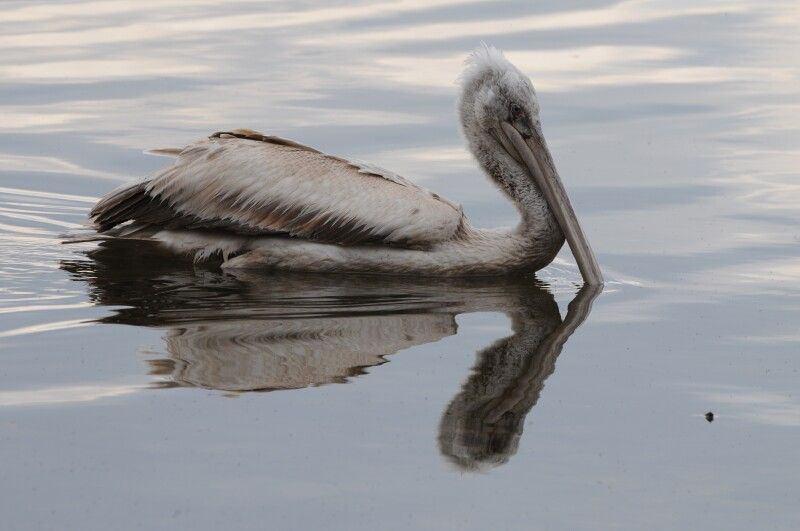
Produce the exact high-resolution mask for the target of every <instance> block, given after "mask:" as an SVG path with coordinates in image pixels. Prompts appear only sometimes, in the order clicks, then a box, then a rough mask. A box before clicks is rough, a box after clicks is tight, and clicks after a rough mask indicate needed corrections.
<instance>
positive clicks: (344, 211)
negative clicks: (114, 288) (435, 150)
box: [91, 130, 463, 246]
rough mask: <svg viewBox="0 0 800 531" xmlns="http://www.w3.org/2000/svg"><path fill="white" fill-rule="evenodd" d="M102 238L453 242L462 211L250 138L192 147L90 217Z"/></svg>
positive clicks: (298, 150) (220, 138) (381, 176)
mask: <svg viewBox="0 0 800 531" xmlns="http://www.w3.org/2000/svg"><path fill="white" fill-rule="evenodd" d="M91 216H92V218H93V220H94V222H95V223H96V225H97V226H98V229H99V230H100V231H107V230H109V229H111V228H113V227H114V226H116V225H119V224H121V223H125V222H127V221H131V220H132V221H134V222H136V223H137V224H145V225H158V226H164V227H165V228H173V229H177V228H181V229H210V228H213V229H224V230H229V231H231V232H235V233H238V234H288V235H290V236H294V237H300V238H307V239H312V240H317V241H325V242H333V243H340V244H348V245H355V244H361V243H365V242H381V243H390V244H397V245H408V246H424V245H429V244H432V243H435V242H439V241H444V240H447V239H450V238H453V237H454V236H455V235H457V234H458V231H459V230H460V228H461V227H462V224H463V213H462V210H461V207H460V206H458V205H456V204H453V203H451V202H449V201H447V200H444V199H442V198H441V197H439V196H438V195H436V194H433V193H431V192H429V191H428V190H425V189H424V188H421V187H419V186H417V185H415V184H413V183H411V182H410V181H408V180H406V179H404V178H402V177H400V176H399V175H396V174H394V173H391V172H388V171H386V170H382V169H380V168H377V167H374V166H370V165H367V164H363V163H358V162H352V161H348V160H346V159H342V158H339V157H334V156H330V155H326V154H324V153H321V152H320V151H317V150H316V149H313V148H310V147H308V146H304V145H302V144H298V143H296V142H293V141H291V140H286V139H283V138H279V137H274V136H266V135H262V134H260V133H256V132H254V131H249V130H234V131H231V132H222V133H215V134H214V135H212V136H211V137H209V138H207V139H203V140H201V141H199V142H195V143H194V144H191V145H189V146H188V147H186V148H185V149H183V150H182V151H181V152H180V154H179V155H178V158H177V160H176V161H175V164H174V165H173V166H171V167H168V168H166V169H164V170H163V171H161V172H160V173H159V174H157V175H156V176H155V177H153V178H152V179H150V180H147V181H143V182H140V183H136V184H134V185H131V186H128V187H126V188H124V189H122V190H117V191H115V192H112V193H111V194H109V195H108V196H106V197H105V198H103V199H102V200H101V201H100V202H98V204H97V205H96V206H95V208H94V209H93V210H92V213H91Z"/></svg>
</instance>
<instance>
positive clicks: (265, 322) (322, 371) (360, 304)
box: [62, 241, 599, 469]
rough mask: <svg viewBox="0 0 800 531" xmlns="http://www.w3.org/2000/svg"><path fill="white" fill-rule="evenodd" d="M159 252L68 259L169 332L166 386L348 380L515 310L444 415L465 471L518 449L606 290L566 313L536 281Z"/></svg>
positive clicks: (250, 386)
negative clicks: (472, 321) (295, 269)
mask: <svg viewBox="0 0 800 531" xmlns="http://www.w3.org/2000/svg"><path fill="white" fill-rule="evenodd" d="M162 252H163V251H160V250H159V249H158V248H157V247H155V246H143V245H142V243H141V242H139V243H138V244H134V243H133V242H126V241H109V242H105V243H103V244H102V245H101V246H100V247H98V248H97V249H95V250H93V251H90V252H89V253H88V260H87V259H80V260H72V261H65V262H63V263H62V268H63V269H65V270H67V271H69V272H70V273H71V274H72V277H73V279H74V280H77V281H83V282H86V283H87V284H88V285H89V294H90V297H91V298H92V299H93V300H94V301H95V302H96V303H97V304H100V305H109V306H115V307H117V308H115V309H114V312H113V313H112V314H111V315H109V316H108V317H105V318H103V319H102V321H103V322H107V323H117V324H129V325H136V326H146V327H155V328H159V329H163V330H164V336H163V339H164V353H165V355H164V356H163V357H162V358H160V359H155V360H150V361H149V363H150V366H151V373H152V374H154V375H156V376H158V382H157V383H155V384H154V385H155V386H157V387H176V386H190V387H201V388H207V389H217V390H223V391H228V392H245V391H266V390H280V389H298V388H303V387H309V386H317V385H323V384H330V383H342V382H345V381H347V379H348V378H350V377H353V376H357V375H359V374H363V373H364V372H365V369H366V368H368V367H373V366H376V365H380V364H382V363H385V362H386V361H387V360H386V357H387V356H389V355H390V354H394V353H396V352H398V351H401V350H403V349H406V348H409V347H411V346H414V345H420V344H425V343H431V342H435V341H438V340H439V339H442V338H444V337H446V336H450V335H453V334H455V333H456V330H457V326H456V321H455V318H456V316H457V315H459V314H461V313H469V312H478V311H493V312H503V313H505V314H506V315H508V316H509V318H510V319H511V323H512V330H513V334H512V335H511V336H509V337H507V338H504V339H500V340H498V341H496V342H495V343H494V344H492V345H491V346H489V347H487V348H485V349H483V350H481V351H480V352H479V353H478V355H477V363H476V365H475V366H474V368H473V371H472V374H471V375H470V376H469V377H468V378H467V380H466V381H465V383H464V384H463V386H462V389H461V391H460V392H459V393H458V394H457V395H456V396H455V397H454V398H453V399H452V400H451V402H450V404H449V405H448V406H447V408H446V409H445V411H444V413H443V415H442V419H441V422H440V429H439V447H440V450H441V452H442V453H443V454H444V455H445V456H447V457H448V458H449V460H451V461H452V462H454V463H456V464H457V465H458V466H460V467H462V468H464V469H482V468H485V467H487V466H495V465H498V464H501V463H504V462H506V461H507V460H508V458H509V457H510V456H511V455H513V454H514V453H515V452H516V449H517V446H518V444H519V438H520V436H521V434H522V426H523V424H524V420H525V416H526V415H527V413H528V412H529V411H530V410H531V408H532V407H533V406H534V405H535V404H536V401H537V400H538V397H539V394H540V393H541V390H542V388H543V385H544V381H545V379H546V378H547V377H548V376H549V375H550V374H552V372H553V371H554V369H555V361H556V358H557V357H558V355H559V353H560V351H561V347H562V346H563V344H564V342H565V341H566V340H567V338H568V337H569V336H570V334H571V333H572V332H573V331H574V330H575V329H576V328H577V327H578V326H579V325H580V324H581V322H583V320H584V319H585V318H586V316H587V315H588V313H589V310H590V307H591V303H592V300H593V299H594V297H595V296H596V294H597V293H598V292H599V288H596V287H589V286H585V287H584V288H583V289H582V290H581V291H580V292H579V293H578V295H577V296H576V297H575V299H574V300H573V301H572V303H570V305H569V308H568V311H567V314H566V316H565V317H564V319H563V320H562V319H561V316H560V313H559V308H558V305H557V304H556V302H555V300H554V299H553V296H552V295H551V294H550V293H549V292H547V291H546V290H545V289H543V288H542V287H540V286H538V285H537V284H536V282H535V280H534V279H533V278H531V277H528V278H518V279H479V278H467V279H464V278H460V279H455V280H451V281H448V280H442V279H424V278H423V279H408V278H387V277H375V276H371V277H364V276H336V277H330V276H320V275H300V274H280V275H278V274H261V273H242V272H237V273H236V274H235V275H232V274H229V273H221V272H219V271H215V270H212V269H210V268H208V267H207V266H202V267H198V266H197V265H195V264H192V263H191V262H179V261H175V260H165V259H164V256H163V255H162V254H161V253H162Z"/></svg>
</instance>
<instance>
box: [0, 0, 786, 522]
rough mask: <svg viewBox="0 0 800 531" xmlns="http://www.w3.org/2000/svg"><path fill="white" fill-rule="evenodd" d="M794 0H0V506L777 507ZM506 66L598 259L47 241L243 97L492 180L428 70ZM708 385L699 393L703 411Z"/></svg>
mask: <svg viewBox="0 0 800 531" xmlns="http://www.w3.org/2000/svg"><path fill="white" fill-rule="evenodd" d="M798 22H800V11H798V9H797V6H796V5H794V3H792V2H785V3H783V2H769V3H764V2H751V1H746V0H742V1H711V2H688V1H677V2H665V1H664V2H658V1H647V0H642V1H623V2H617V3H615V2H607V1H586V2H543V3H542V2H540V3H536V4H535V5H533V4H531V3H530V2H487V1H474V0H426V1H425V2H420V1H416V0H404V1H399V2H376V3H368V2H363V3H352V2H347V3H345V2H341V3H336V4H331V3H322V2H302V3H299V4H297V3H294V2H283V1H280V0H279V1H275V2H260V1H246V0H242V1H234V2H226V3H224V4H221V3H218V2H211V1H206V0H197V1H189V0H164V1H160V2H129V1H125V0H119V1H110V0H96V1H83V0H80V1H78V0H76V1H70V2H49V3H45V2H28V1H26V2H21V1H20V2H16V1H10V2H3V3H2V5H0V117H2V119H0V357H1V358H2V364H0V461H2V463H3V466H2V467H0V513H1V514H2V515H3V524H2V528H3V529H15V530H16V529H84V530H93V529H98V530H99V529H109V528H113V529H140V528H144V529H183V528H193V529H220V528H227V529H251V528H259V529H262V528H266V529H348V530H351V529H370V530H371V529H436V530H441V529H725V530H731V529H748V530H749V529H787V530H789V529H797V528H798V527H800V484H799V483H800V481H799V480H798V477H800V464H799V463H800V450H798V444H797V441H798V438H800V395H798V389H799V388H800V358H799V357H798V346H799V345H800V332H799V331H798V323H800V319H798V315H800V312H799V310H800V251H799V250H798V249H799V248H798V243H799V242H800V233H798V213H800V212H799V210H800V207H798V205H800V185H799V184H798V177H799V176H800V173H799V172H798V168H799V167H800V125H798V124H800V53H798V52H800V47H799V46H798V45H799V44H800V42H798V41H800V37H798V33H797V31H796V30H797V25H798ZM482 40H483V41H486V42H488V43H491V44H494V45H496V46H498V47H501V48H503V49H504V50H505V51H506V53H507V55H508V57H509V58H510V59H511V60H512V61H513V62H515V63H516V64H517V65H518V66H519V67H520V68H521V69H522V70H523V71H525V72H526V73H528V74H530V76H531V78H532V80H533V82H534V84H535V86H536V87H537V91H538V95H539V100H540V103H541V106H542V124H543V127H544V131H545V134H546V135H547V138H548V142H549V144H550V147H551V150H552V151H553V154H554V157H555V159H556V163H557V165H558V167H559V171H560V173H561V176H562V177H563V179H564V181H565V183H566V186H567V188H568V190H569V191H570V195H571V197H572V199H573V203H574V205H575V209H576V211H577V212H578V214H579V216H580V217H581V221H582V224H583V226H584V229H585V231H586V232H587V235H588V237H589V240H590V241H591V242H592V246H593V247H594V249H595V251H596V253H597V255H598V259H599V261H600V263H601V265H602V266H603V270H604V272H605V275H606V277H607V280H608V282H607V284H606V286H605V289H604V291H603V292H602V293H599V294H598V293H595V292H593V291H591V290H587V289H579V288H580V277H579V275H578V274H577V270H576V267H575V265H574V262H573V259H572V256H571V255H570V254H569V251H568V250H567V249H565V250H563V251H562V253H561V254H560V256H559V258H558V259H557V260H556V262H554V263H553V265H551V266H550V267H548V268H547V269H545V270H543V271H541V272H539V273H538V274H536V275H535V276H534V275H530V276H526V277H522V278H514V279H502V280H499V279H498V280H490V279H472V280H459V279H444V280H442V279H435V280H426V279H421V278H394V279H390V278H380V277H363V276H362V277H359V276H347V275H345V276H320V275H289V274H277V273H252V272H250V273H246V274H245V273H235V274H233V273H223V272H222V271H221V270H220V269H219V268H218V267H217V265H216V264H214V263H208V264H194V263H192V262H191V261H187V260H183V259H176V258H174V257H171V256H170V255H167V254H165V253H164V252H162V251H161V250H160V249H158V248H156V247H154V246H152V245H146V244H144V243H139V244H136V243H134V244H131V243H130V242H109V243H107V244H102V245H101V244H97V243H79V244H72V245H63V244H62V243H61V242H62V235H64V234H66V233H70V232H74V231H78V230H82V228H83V226H84V224H85V222H86V215H87V212H88V210H89V208H90V207H91V205H92V203H93V202H94V201H95V200H96V198H98V197H100V196H101V195H103V194H105V193H106V192H108V191H110V190H111V189H113V188H115V187H117V186H119V185H120V184H122V183H124V182H126V181H130V180H133V179H136V178H139V177H141V176H144V175H147V174H148V173H150V172H152V171H154V170H155V169H157V168H159V167H160V166H162V165H164V164H165V163H167V162H168V160H167V159H164V158H162V157H155V156H153V155H149V154H146V153H144V151H145V150H148V149H152V148H162V147H178V146H182V145H185V144H186V143H188V142H190V141H192V140H194V139H197V138H200V137H203V136H205V135H208V134H210V133H212V132H214V131H218V130H227V129H232V128H237V127H248V128H252V129H255V130H259V131H264V132H266V133H270V134H277V135H281V136H285V137H288V138H292V139H296V140H298V141H301V142H304V143H307V144H310V145H313V146H315V147H318V148H320V149H322V150H324V151H326V152H330V153H335V154H339V155H343V156H352V157H356V158H359V159H363V160H367V161H370V162H374V163H376V164H379V165H381V166H384V167H387V168H390V169H391V170H393V171H396V172H397V173H399V174H401V175H403V176H405V177H408V178H410V179H412V180H414V181H417V182H419V183H421V184H423V185H424V186H425V187H427V188H430V189H433V190H435V191H436V192H438V193H440V194H441V195H443V196H445V197H447V198H449V199H452V200H455V201H458V202H460V203H462V204H463V206H464V208H465V210H466V211H467V213H468V214H469V216H470V218H471V220H472V221H473V223H474V224H475V225H477V226H504V225H511V224H513V223H515V213H514V210H513V208H512V207H511V206H510V205H508V204H507V203H506V202H505V201H504V199H503V198H502V196H501V195H500V194H499V193H498V192H497V191H495V190H494V189H493V188H492V187H491V185H490V184H489V183H488V182H487V181H486V179H485V178H484V177H483V175H482V174H481V173H480V171H479V169H478V168H477V166H476V165H475V164H474V163H473V162H472V160H471V158H470V155H469V153H468V152H467V151H466V150H465V148H464V147H463V142H462V140H461V138H460V136H459V132H458V126H457V121H456V116H455V110H454V107H455V97H456V94H457V85H456V83H455V80H456V78H457V76H458V73H459V71H460V69H461V65H462V62H463V60H464V58H465V57H466V54H467V53H468V52H469V50H471V49H473V48H474V47H475V46H476V45H477V44H478V43H479V42H480V41H482ZM709 412H712V413H713V415H714V416H713V422H709V421H707V420H706V414H707V413H709Z"/></svg>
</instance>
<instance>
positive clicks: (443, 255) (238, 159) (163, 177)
mask: <svg viewBox="0 0 800 531" xmlns="http://www.w3.org/2000/svg"><path fill="white" fill-rule="evenodd" d="M458 111H459V117H460V121H461V127H462V130H463V133H464V136H465V137H466V140H467V143H468V146H469V149H470V151H471V152H472V153H473V155H474V156H475V158H476V159H477V161H478V163H479V164H480V166H481V168H482V169H483V170H484V171H485V172H486V174H487V175H488V176H489V177H490V179H491V180H492V181H493V182H494V183H495V184H496V185H497V186H498V187H499V188H500V189H501V190H502V192H503V193H504V194H505V195H506V196H507V197H508V198H509V199H510V200H511V201H512V202H513V203H514V204H515V205H516V207H517V210H518V211H519V213H520V217H521V222H520V224H519V226H518V227H516V228H515V229H511V230H498V229H478V228H475V227H473V226H472V225H470V223H469V221H468V220H467V218H466V216H465V215H464V212H463V209H462V208H461V206H460V205H457V204H455V203H453V202H451V201H448V200H446V199H444V198H442V197H440V196H439V195H437V194H435V193H432V192H430V191H428V190H426V189H424V188H422V187H420V186H417V185H415V184H414V183H412V182H411V181H409V180H407V179H404V178H403V177H400V176H399V175H396V174H394V173H392V172H390V171H387V170H384V169H382V168H378V167H375V166H372V165H369V164H364V163H360V162H355V161H350V160H346V159H343V158H340V157H336V156H331V155H327V154H325V153H322V152H320V151H318V150H316V149H313V148H311V147H308V146H305V145H302V144H299V143H297V142H294V141H291V140H287V139H284V138H280V137H276V136H268V135H263V134H260V133H257V132H255V131H251V130H247V129H237V130H232V131H224V132H219V133H215V134H213V135H211V136H210V137H208V138H204V139H202V140H199V141H197V142H194V143H193V144H190V145H189V146H187V147H186V148H184V149H182V150H165V151H168V152H169V153H170V154H173V155H175V156H176V160H175V163H174V164H173V165H172V166H169V167H167V168H165V169H163V170H162V171H160V172H159V173H157V174H156V175H154V176H152V177H151V178H148V179H146V180H144V181H140V182H138V183H135V184H133V185H127V186H125V187H123V188H122V189H119V190H117V191H114V192H112V193H111V194H109V195H108V196H106V197H104V198H103V199H101V200H100V201H99V202H98V203H97V205H95V207H94V209H93V210H92V212H91V217H92V220H93V222H94V224H95V226H96V228H97V230H98V231H99V232H100V233H101V235H102V237H104V238H105V237H108V238H147V239H154V240H157V241H159V242H161V243H162V244H164V245H165V246H167V247H168V248H169V249H172V250H174V251H176V252H180V253H191V254H193V255H194V257H195V259H197V260H201V259H206V258H209V257H212V256H216V255H219V256H221V257H222V259H223V263H222V267H223V268H230V269H234V268H240V269H247V268H257V269H279V270H289V271H304V272H326V273H327V272H348V273H382V274H406V275H408V274H421V275H431V276H435V275H447V276H459V275H465V276H466V275H504V274H511V273H515V272H521V271H536V270H538V269H541V268H542V267H544V266H546V265H547V264H549V263H550V262H551V261H552V260H553V258H554V257H555V256H556V254H557V253H558V251H559V249H560V248H561V246H562V245H563V243H564V241H565V238H566V240H567V241H568V242H569V245H570V247H571V249H572V252H573V254H574V255H575V258H576V261H577V263H578V266H579V268H580V270H581V273H582V275H583V277H584V280H585V281H586V282H587V283H589V284H600V283H602V275H601V273H600V269H599V267H598V265H597V261H596V260H595V258H594V254H593V253H592V250H591V248H590V247H589V245H588V242H587V241H586V238H585V236H584V235H583V232H582V230H581V228H580V225H579V224H578V220H577V217H576V216H575V213H574V211H573V210H572V207H571V206H570V203H569V200H568V198H567V195H566V191H565V190H564V187H563V185H562V183H561V180H560V178H559V176H558V173H557V171H556V169H555V165H554V164H553V159H552V156H551V155H550V152H549V150H548V148H547V144H546V143H545V140H544V136H543V134H542V129H541V124H540V121H539V105H538V102H537V99H536V94H535V92H534V89H533V85H532V83H531V81H530V79H528V77H527V76H525V75H524V74H522V73H521V72H520V71H519V70H518V69H517V68H516V67H514V65H512V64H511V63H510V62H509V61H508V60H507V59H506V58H505V57H504V56H503V54H502V53H501V52H499V51H497V50H496V49H494V48H491V47H482V48H481V49H479V50H476V51H475V52H473V54H472V55H471V56H470V58H469V59H468V61H467V66H466V69H465V71H464V74H463V77H462V87H461V95H460V98H459V104H458Z"/></svg>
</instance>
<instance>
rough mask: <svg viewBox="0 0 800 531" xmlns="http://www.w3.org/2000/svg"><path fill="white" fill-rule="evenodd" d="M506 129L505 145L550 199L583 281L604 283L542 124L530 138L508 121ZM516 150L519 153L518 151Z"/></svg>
mask: <svg viewBox="0 0 800 531" xmlns="http://www.w3.org/2000/svg"><path fill="white" fill-rule="evenodd" d="M500 125H501V129H502V133H503V134H504V136H505V137H506V138H505V139H503V140H507V142H505V141H504V142H503V145H504V146H506V149H508V147H509V145H510V146H512V147H513V150H509V154H510V155H511V156H512V157H513V158H515V159H516V160H517V161H519V160H521V161H522V163H523V164H524V165H525V167H527V168H528V171H529V172H530V174H531V176H532V177H533V180H534V181H535V182H536V184H537V186H538V187H539V190H540V191H541V192H542V195H543V196H544V198H545V200H546V201H547V204H548V206H549V207H550V210H551V211H552V212H553V215H554V216H555V218H556V220H557V221H558V224H559V225H560V226H561V231H562V232H563V233H564V237H565V238H566V239H567V243H568V244H569V248H570V250H572V254H573V256H575V261H576V262H577V263H578V268H579V269H580V271H581V276H582V277H583V281H584V282H585V283H586V284H589V285H601V284H603V274H602V273H601V272H600V266H599V265H598V264H597V259H596V258H595V256H594V252H593V251H592V248H591V247H590V246H589V242H588V241H587V240H586V235H584V233H583V229H581V225H580V223H578V217H577V216H576V215H575V211H574V210H573V209H572V204H571V203H570V202H569V197H568V196H567V191H566V190H565V189H564V184H563V183H562V182H561V178H560V177H559V176H558V171H556V167H555V164H554V163H553V157H552V156H551V155H550V150H549V149H547V143H546V142H545V140H544V135H543V134H542V131H541V129H540V128H539V127H535V128H534V129H533V134H532V135H530V137H529V138H523V137H522V135H521V134H520V133H519V131H517V129H516V128H515V127H514V126H513V125H511V124H510V123H508V122H502V123H501V124H500ZM514 151H516V153H514Z"/></svg>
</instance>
